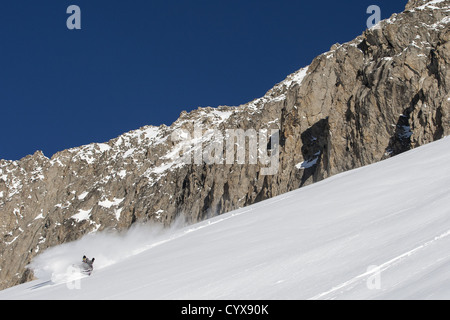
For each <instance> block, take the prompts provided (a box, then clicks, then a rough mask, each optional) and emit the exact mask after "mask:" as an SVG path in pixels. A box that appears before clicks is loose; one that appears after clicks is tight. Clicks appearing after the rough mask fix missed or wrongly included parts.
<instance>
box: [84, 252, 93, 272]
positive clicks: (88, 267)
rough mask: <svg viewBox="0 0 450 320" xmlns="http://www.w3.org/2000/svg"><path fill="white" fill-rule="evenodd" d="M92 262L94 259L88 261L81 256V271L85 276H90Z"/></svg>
mask: <svg viewBox="0 0 450 320" xmlns="http://www.w3.org/2000/svg"><path fill="white" fill-rule="evenodd" d="M94 261H95V258H92V259H91V260H89V259H88V258H87V257H86V256H83V263H82V266H83V269H84V270H83V271H84V272H85V273H87V274H89V275H90V274H91V272H92V270H94Z"/></svg>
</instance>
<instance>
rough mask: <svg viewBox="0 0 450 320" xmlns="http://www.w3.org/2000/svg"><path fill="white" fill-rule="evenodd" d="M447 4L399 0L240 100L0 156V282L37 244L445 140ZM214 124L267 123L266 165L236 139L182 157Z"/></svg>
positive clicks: (197, 208) (14, 278)
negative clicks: (274, 144) (10, 157)
mask: <svg viewBox="0 0 450 320" xmlns="http://www.w3.org/2000/svg"><path fill="white" fill-rule="evenodd" d="M449 12H450V1H449V0H446V1H436V0H435V1H420V0H412V1H410V2H409V3H408V4H407V6H406V11H405V12H403V13H400V14H394V15H393V16H391V17H390V18H389V19H387V20H384V21H382V22H380V23H379V24H378V25H376V26H375V27H373V28H371V29H368V30H366V31H365V32H364V34H363V35H361V36H359V37H358V38H356V39H355V40H353V41H350V42H348V43H345V44H342V45H340V44H336V45H333V47H332V50H330V51H329V52H326V53H324V54H322V55H320V56H318V57H317V58H315V59H314V60H313V61H312V63H311V64H310V65H309V66H308V67H306V68H303V69H300V70H299V71H297V72H295V73H293V74H291V75H289V76H288V77H287V78H286V80H284V81H283V82H281V83H279V84H277V85H276V86H275V87H274V88H272V89H271V90H270V91H268V92H267V94H266V95H265V96H264V97H262V98H260V99H256V100H254V101H252V102H249V103H247V104H244V105H241V106H237V107H227V106H222V107H218V108H199V109H197V110H194V111H192V112H189V113H187V112H183V113H182V114H181V115H180V117H179V119H178V120H177V121H176V122H174V123H173V124H172V125H171V126H165V125H162V126H160V127H153V126H147V127H143V128H140V129H138V130H135V131H131V132H128V133H125V134H123V135H121V136H119V137H117V138H115V139H112V140H110V141H109V142H107V143H93V144H90V145H86V146H82V147H78V148H73V149H69V150H65V151H62V152H59V153H57V154H55V155H54V156H53V157H52V158H51V159H49V158H47V157H45V156H44V155H43V154H42V153H41V152H39V151H38V152H36V153H35V154H34V155H30V156H27V157H25V158H23V159H21V160H19V161H6V160H0V238H1V242H0V288H6V287H9V286H12V285H15V284H18V283H21V282H24V281H27V280H29V279H31V278H32V276H33V275H32V273H31V272H30V271H29V270H28V269H27V268H26V265H27V264H28V263H29V262H30V261H31V259H32V258H33V257H34V256H36V255H37V254H39V253H40V252H42V251H43V250H45V249H46V248H48V247H51V246H54V245H57V244H60V243H64V242H68V241H72V240H76V239H78V238H80V237H81V236H83V235H85V234H87V233H90V232H96V231H102V230H105V229H116V230H122V229H126V228H128V227H130V226H131V225H132V224H133V223H135V222H150V223H161V224H164V225H166V226H167V225H170V224H171V223H172V222H173V221H174V220H175V219H176V218H177V217H182V218H183V219H184V220H185V221H186V222H187V223H193V222H197V221H200V220H202V219H205V218H208V217H210V216H214V215H218V214H222V213H224V212H227V211H230V210H233V209H236V208H240V207H244V206H247V205H250V204H253V203H255V202H258V201H261V200H264V199H268V198H270V197H273V196H276V195H279V194H282V193H285V192H288V191H291V190H294V189H296V188H299V187H302V186H304V185H308V184H311V183H313V182H316V181H320V180H322V179H324V178H327V177H330V176H332V175H335V174H338V173H340V172H343V171H346V170H349V169H353V168H357V167H360V166H363V165H368V164H371V163H374V162H377V161H380V160H383V159H385V158H388V157H391V156H395V155H397V154H400V153H402V152H404V151H406V150H409V149H412V148H415V147H418V146H420V145H423V144H426V143H429V142H432V141H435V140H437V139H440V138H442V137H444V136H447V135H449V134H450V93H449V88H450V73H449V71H448V70H449V68H450V64H449V62H450V42H449V40H450V28H449V21H450V18H449ZM199 127H200V128H202V129H203V131H202V132H201V133H202V134H201V135H198V136H196V131H195V130H196V128H197V130H198V128H199ZM214 129H216V130H217V131H216V132H220V133H222V135H223V136H224V137H226V132H227V131H226V130H227V129H232V130H239V129H241V130H243V131H245V132H249V130H254V132H256V133H259V138H260V139H261V136H262V134H261V131H260V130H261V129H269V132H270V129H276V131H277V132H279V148H278V149H277V153H278V155H279V161H278V162H277V164H278V165H277V170H276V172H274V174H269V175H267V174H266V175H264V174H263V173H262V169H263V168H266V167H267V165H266V164H261V161H259V162H257V163H256V164H253V163H252V161H251V160H250V155H251V150H250V146H249V145H248V144H246V157H247V158H246V161H245V162H244V164H238V163H236V162H233V163H228V162H226V161H224V157H225V156H226V152H224V155H219V156H218V162H219V163H213V164H208V163H205V162H204V161H203V162H201V163H195V160H194V159H193V157H194V154H196V152H197V151H196V150H198V148H200V147H201V149H202V150H203V151H204V150H207V151H208V150H209V149H208V148H210V147H211V148H212V147H215V146H217V145H219V146H221V145H220V143H219V144H217V141H216V140H214V139H215V138H217V135H214V131H207V130H214ZM265 138H266V139H267V141H266V143H267V144H270V143H269V142H270V141H271V140H273V139H274V136H270V135H269V134H268V135H267V136H266V137H265ZM224 140H226V138H224ZM234 144H235V143H233V145H234ZM259 147H264V139H263V140H260V144H259ZM223 148H224V149H225V148H226V146H225V144H224V145H223ZM233 150H234V147H233ZM187 154H191V156H192V157H191V160H190V162H189V161H186V158H183V156H185V155H187ZM197 154H198V153H197ZM215 155H216V154H215ZM260 156H261V155H260ZM183 159H184V160H183Z"/></svg>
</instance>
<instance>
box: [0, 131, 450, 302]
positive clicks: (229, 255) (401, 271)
mask: <svg viewBox="0 0 450 320" xmlns="http://www.w3.org/2000/svg"><path fill="white" fill-rule="evenodd" d="M449 162H450V137H447V138H444V139H442V140H440V141H437V142H434V143H431V144H428V145H426V146H423V147H419V148H417V149H414V150H412V151H408V152H406V153H403V154H401V155H399V156H397V157H394V158H390V159H387V160H384V161H381V162H378V163H376V164H373V165H370V166H366V167H362V168H359V169H355V170H352V171H348V172H346V173H342V174H339V175H336V176H334V177H331V178H329V179H326V180H324V181H322V182H318V183H316V184H313V185H310V186H307V187H305V188H301V189H299V190H296V191H292V192H290V193H287V194H284V195H281V196H278V197H275V198H272V199H269V200H266V201H262V202H260V203H258V204H255V205H252V206H249V207H247V208H242V209H239V210H236V211H232V212H229V213H227V214H224V215H221V216H219V217H214V218H211V219H208V220H206V221H203V222H200V223H197V224H194V225H190V226H187V227H184V228H174V229H172V230H165V231H163V230H159V229H153V230H150V229H148V227H145V226H141V227H136V228H134V229H131V230H130V231H128V233H126V234H121V235H117V234H112V233H101V232H99V233H97V234H95V235H90V236H86V237H84V238H82V239H81V240H78V241H76V242H72V243H66V244H64V245H61V246H57V247H55V248H52V249H49V250H48V251H45V252H44V253H42V254H41V255H39V256H38V257H37V258H36V259H35V260H34V261H33V263H32V266H33V268H35V271H36V274H37V275H40V276H41V278H40V279H38V280H35V281H33V282H30V283H25V284H22V285H19V286H16V287H13V288H9V289H6V290H3V291H0V299H350V298H355V299H405V298H406V299H441V298H442V299H449V298H450V283H449V277H450V209H449V208H450V166H449ZM149 234H152V236H150V237H149ZM83 254H87V255H88V256H89V257H96V262H95V264H96V268H95V270H94V273H93V274H92V275H91V276H85V277H82V278H80V277H79V276H77V275H74V274H73V273H72V271H71V269H70V268H69V269H68V267H70V266H71V263H73V262H74V261H77V259H78V260H79V259H81V256H82V255H83Z"/></svg>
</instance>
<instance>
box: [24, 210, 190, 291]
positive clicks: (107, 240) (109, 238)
mask: <svg viewBox="0 0 450 320" xmlns="http://www.w3.org/2000/svg"><path fill="white" fill-rule="evenodd" d="M184 226H185V222H184V220H183V219H181V218H180V219H177V220H176V221H175V222H174V223H173V225H172V226H171V227H170V228H166V229H164V228H163V227H162V226H159V225H145V224H135V225H133V226H132V227H131V228H130V229H128V230H127V231H124V232H117V231H103V232H97V233H92V234H88V235H86V236H84V237H82V238H81V239H79V240H76V241H73V242H68V243H64V244H62V245H58V246H56V247H52V248H49V249H47V250H45V251H44V252H43V253H42V254H40V255H38V256H37V257H35V258H34V259H33V261H32V262H31V263H30V265H29V266H28V267H29V268H30V269H32V270H33V271H34V274H35V276H36V277H37V278H39V279H41V280H51V281H52V282H54V283H61V282H67V281H71V280H73V279H72V277H73V274H74V269H75V268H76V267H78V266H79V265H80V263H81V260H82V257H83V255H86V256H87V257H88V258H89V259H92V258H95V263H94V270H99V269H102V268H106V267H108V266H110V265H113V264H115V263H118V262H120V261H123V260H125V259H127V258H129V257H131V256H134V255H136V254H139V253H141V252H143V251H146V250H148V249H151V248H152V247H154V246H157V245H159V244H161V243H164V242H167V241H169V240H170V239H172V238H173V237H174V236H175V237H176V233H177V230H179V229H180V228H182V227H184ZM74 267H75V268H74Z"/></svg>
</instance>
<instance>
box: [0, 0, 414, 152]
mask: <svg viewBox="0 0 450 320" xmlns="http://www.w3.org/2000/svg"><path fill="white" fill-rule="evenodd" d="M71 4H75V5H78V6H79V7H80V8H81V27H82V29H81V30H68V29H67V27H66V20H67V18H68V17H69V14H67V13H66V9H67V7H68V6H69V5H71ZM371 4H376V5H378V6H379V7H380V8H381V13H382V18H383V19H384V18H387V17H389V16H390V15H391V14H392V13H394V12H401V11H402V10H403V9H404V6H405V4H406V0H404V1H399V0H395V1H393V0H369V1H367V0H354V1H328V0H326V1H309V0H308V1H303V0H226V1H224V0H222V1H216V0H207V1H198V0H189V1H171V0H165V1H153V0H127V1H125V0H121V1H112V0H108V1H104V0H71V1H65V0H40V1H36V0H5V1H2V4H1V6H0V39H1V47H0V107H1V109H0V111H1V112H0V119H1V121H0V158H1V159H9V160H17V159H19V158H21V157H23V156H26V155H27V154H32V153H34V152H35V151H36V150H42V151H43V152H44V154H45V155H46V156H48V157H51V156H52V155H53V154H54V153H55V152H57V151H60V150H63V149H67V148H71V147H76V146H80V145H83V144H87V143H91V142H105V141H108V140H110V139H112V138H115V137H116V136H118V135H120V134H122V133H124V132H127V131H129V130H133V129H137V128H139V127H141V126H144V125H149V124H152V125H160V124H163V123H164V124H167V125H170V124H171V123H172V122H173V121H175V120H176V119H177V118H178V116H179V114H180V112H181V111H182V110H187V111H189V110H192V109H195V108H197V107H198V106H218V105H239V104H242V103H246V102H248V101H250V100H252V99H255V98H258V97H261V96H262V95H264V93H265V92H266V91H267V90H269V89H270V88H271V87H272V86H273V85H274V84H276V83H277V82H279V81H281V80H283V79H284V78H285V77H286V76H287V75H288V74H290V73H292V72H294V71H296V70H298V69H299V68H301V67H303V66H306V65H308V64H310V62H311V61H312V59H313V58H314V57H316V56H317V55H319V54H321V53H323V52H325V51H328V50H329V48H330V46H331V45H333V44H334V43H336V42H340V43H343V42H346V41H350V40H352V39H353V38H355V37H356V36H358V35H359V34H361V33H362V32H363V31H364V29H366V20H367V18H368V17H369V15H368V14H366V9H367V7H368V6H369V5H371Z"/></svg>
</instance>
